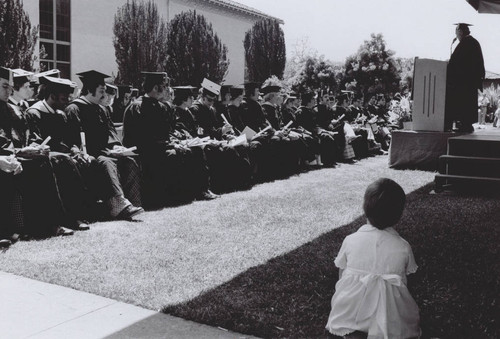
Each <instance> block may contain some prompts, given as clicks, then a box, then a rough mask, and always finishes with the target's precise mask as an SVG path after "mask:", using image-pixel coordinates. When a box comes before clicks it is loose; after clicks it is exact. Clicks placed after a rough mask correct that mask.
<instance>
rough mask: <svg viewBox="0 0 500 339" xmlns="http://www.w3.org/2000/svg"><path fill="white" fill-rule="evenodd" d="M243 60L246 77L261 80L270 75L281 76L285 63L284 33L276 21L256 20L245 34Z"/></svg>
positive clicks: (251, 79)
mask: <svg viewBox="0 0 500 339" xmlns="http://www.w3.org/2000/svg"><path fill="white" fill-rule="evenodd" d="M243 45H244V47H245V61H246V70H247V73H248V79H249V80H250V81H257V82H262V81H264V80H265V79H267V78H269V77H270V76H272V75H275V76H277V77H278V78H280V79H281V78H283V72H284V70H285V64H286V47H285V34H284V33H283V30H282V29H281V27H280V24H279V22H278V21H276V20H274V19H265V20H260V21H258V22H256V23H255V24H254V25H253V27H252V28H251V29H250V30H249V31H248V32H247V33H246V34H245V40H244V42H243Z"/></svg>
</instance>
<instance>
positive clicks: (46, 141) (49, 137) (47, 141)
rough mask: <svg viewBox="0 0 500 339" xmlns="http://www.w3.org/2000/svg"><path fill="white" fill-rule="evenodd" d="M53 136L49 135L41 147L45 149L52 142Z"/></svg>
mask: <svg viewBox="0 0 500 339" xmlns="http://www.w3.org/2000/svg"><path fill="white" fill-rule="evenodd" d="M50 139H52V138H51V136H50V135H49V136H48V137H47V138H45V140H44V141H43V142H42V143H41V144H40V146H41V147H44V146H45V145H47V144H48V143H49V141H50Z"/></svg>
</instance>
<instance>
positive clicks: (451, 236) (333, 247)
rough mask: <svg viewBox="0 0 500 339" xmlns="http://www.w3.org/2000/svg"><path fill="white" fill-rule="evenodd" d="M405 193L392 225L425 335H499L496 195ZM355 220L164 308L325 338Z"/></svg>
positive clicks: (265, 332)
mask: <svg viewBox="0 0 500 339" xmlns="http://www.w3.org/2000/svg"><path fill="white" fill-rule="evenodd" d="M431 190H432V185H431V184H429V185H427V186H425V187H423V188H421V189H419V190H418V191H416V192H413V193H411V194H409V195H408V200H407V208H406V211H405V213H404V215H403V218H402V220H401V222H400V223H399V224H398V226H397V229H398V231H399V233H400V234H401V235H402V236H403V237H404V238H405V239H407V240H408V241H409V243H410V244H411V245H412V248H413V251H414V254H415V258H416V261H417V264H418V265H419V270H418V271H417V273H416V274H414V275H410V278H409V288H410V292H411V293H412V295H413V297H414V298H415V300H416V302H417V304H418V305H419V308H420V315H421V328H422V330H423V338H467V339H469V338H500V322H499V317H498V316H499V314H500V307H499V302H500V300H499V297H500V281H499V277H500V260H499V259H500V258H499V256H498V244H499V242H500V229H499V227H498V226H499V220H500V200H499V197H500V196H499V195H498V194H484V193H482V194H471V193H463V194H462V193H458V194H457V193H455V194H453V193H451V194H450V193H443V194H439V195H435V194H434V195H432V194H429V192H430V191H431ZM363 223H364V218H357V219H356V220H354V221H353V222H351V223H349V225H346V226H345V227H341V228H338V229H335V230H332V231H330V232H328V233H326V234H324V235H322V236H320V237H318V238H316V239H315V240H313V241H311V242H309V243H307V244H304V245H302V246H300V247H298V248H297V249H294V250H293V251H290V252H288V253H286V254H284V255H281V256H279V257H276V258H273V259H271V260H269V261H268V262H267V263H265V264H264V265H260V266H257V267H253V268H251V269H249V270H247V271H246V272H244V273H242V274H240V275H238V276H237V277H235V278H234V279H233V280H231V281H229V282H227V283H225V284H223V285H221V286H219V287H217V288H215V289H212V290H210V291H208V292H206V293H204V294H202V295H201V296H199V297H197V298H194V299H193V300H191V301H189V302H187V303H182V304H179V305H175V306H169V307H165V308H164V309H163V311H164V312H166V313H169V314H172V315H176V316H180V317H183V318H186V319H191V320H194V321H197V322H202V323H206V324H210V325H214V326H220V327H223V328H228V329H231V330H233V331H238V332H241V333H247V334H253V335H256V336H260V337H265V338H269V337H282V338H290V337H296V338H318V337H319V338H327V337H332V336H329V335H328V333H327V332H326V331H325V329H324V326H325V324H326V321H327V318H328V314H329V311H330V299H331V297H332V295H333V293H334V286H335V283H336V282H337V280H338V271H337V269H336V268H335V267H334V263H333V259H334V258H335V256H336V254H337V253H338V250H339V249H340V245H341V243H342V240H343V239H344V237H345V236H346V235H348V234H350V233H352V232H355V231H356V230H357V229H358V228H359V227H360V226H361V225H363Z"/></svg>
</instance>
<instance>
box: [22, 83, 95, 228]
mask: <svg viewBox="0 0 500 339" xmlns="http://www.w3.org/2000/svg"><path fill="white" fill-rule="evenodd" d="M40 83H41V84H43V85H44V95H45V98H44V99H43V100H42V101H38V102H36V103H35V104H34V105H33V106H31V107H30V108H28V110H27V111H26V117H27V119H28V124H29V126H30V130H31V131H32V133H34V134H36V135H37V136H39V137H40V138H41V139H42V140H46V139H47V138H49V137H50V140H49V141H48V142H47V145H48V146H49V147H50V150H51V152H50V153H49V156H50V159H51V162H52V165H53V167H54V171H55V173H56V178H57V182H58V186H59V192H60V195H61V198H62V200H63V204H64V207H65V209H66V211H67V213H68V214H70V215H71V216H73V218H74V219H75V220H76V222H75V226H74V227H72V228H74V229H77V230H87V229H89V227H88V226H87V225H85V221H91V220H94V219H95V218H96V217H97V216H96V215H95V209H96V201H97V194H94V193H95V192H91V191H90V189H89V187H92V186H93V182H94V178H95V177H96V171H97V163H96V161H95V159H93V160H92V158H91V157H90V156H88V155H86V154H83V153H82V152H81V150H80V149H79V148H78V147H77V146H76V145H67V144H66V140H67V139H68V135H67V133H68V132H69V129H68V119H67V117H66V114H65V113H64V109H65V108H66V106H67V105H68V102H69V96H70V94H71V93H74V92H75V90H76V88H77V87H76V84H75V83H74V82H72V81H70V80H68V79H61V78H54V77H47V76H42V77H40Z"/></svg>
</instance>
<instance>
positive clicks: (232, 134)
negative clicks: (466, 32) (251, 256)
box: [0, 67, 410, 247]
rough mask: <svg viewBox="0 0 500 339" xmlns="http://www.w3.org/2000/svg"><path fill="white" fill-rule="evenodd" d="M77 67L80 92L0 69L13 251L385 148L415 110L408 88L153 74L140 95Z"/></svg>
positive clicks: (52, 78) (64, 82) (2, 212)
mask: <svg viewBox="0 0 500 339" xmlns="http://www.w3.org/2000/svg"><path fill="white" fill-rule="evenodd" d="M78 75H79V77H80V79H81V80H82V83H83V88H82V89H81V90H80V89H78V88H77V86H76V84H75V83H74V82H72V81H70V80H68V79H62V78H60V77H59V75H58V72H57V70H53V71H49V72H44V73H40V74H32V73H29V72H25V71H23V70H19V69H18V70H10V69H8V68H3V67H2V68H0V151H1V153H0V181H1V182H0V184H1V185H2V188H3V190H2V195H1V199H2V201H0V217H1V218H2V221H3V222H2V226H1V227H0V239H1V240H0V245H1V246H2V247H6V246H9V245H10V244H11V243H12V242H15V241H16V240H17V239H19V238H20V237H26V238H33V237H34V238H37V237H47V236H53V235H71V234H73V231H74V230H87V229H89V226H88V224H89V223H91V222H93V221H96V220H106V219H108V220H110V219H124V220H130V219H132V218H133V217H135V216H136V215H137V214H139V213H142V212H143V211H144V209H143V208H145V209H158V208H162V207H164V206H172V205H177V204H183V203H186V202H189V201H191V200H193V199H216V198H217V197H218V194H221V193H224V192H229V191H234V190H239V189H248V188H250V187H251V186H252V185H253V184H255V183H261V182H265V181H270V180H274V179H279V178H286V177H288V176H290V175H294V174H297V173H300V172H303V171H306V170H308V169H310V168H314V167H335V166H336V164H338V163H340V162H342V163H355V162H356V161H358V160H359V159H362V158H365V157H369V156H373V155H377V154H384V153H386V152H387V150H388V148H389V145H390V141H391V130H392V129H394V128H399V127H400V126H399V118H400V117H401V115H402V112H406V111H407V110H409V109H410V106H409V105H410V102H409V100H408V95H407V93H403V94H397V95H395V96H394V98H390V100H387V98H386V97H385V96H384V95H381V94H374V95H371V96H370V97H369V98H363V97H361V96H358V95H355V94H354V93H353V92H349V91H342V93H341V94H340V95H337V96H334V95H333V93H331V92H329V91H327V90H318V91H305V92H303V93H293V92H285V91H284V90H283V89H282V88H281V87H280V86H279V84H276V83H274V82H273V81H271V80H268V81H266V82H264V83H263V84H261V83H253V82H249V83H245V84H244V85H241V86H228V85H222V86H221V85H219V84H216V83H213V82H211V81H209V80H208V79H205V80H204V81H203V83H202V84H201V87H200V88H199V89H198V88H196V87H193V86H190V85H189V84H184V85H183V86H175V87H171V86H170V83H169V79H168V77H167V74H166V73H163V72H144V82H143V86H142V89H141V93H143V95H141V96H139V90H135V89H133V88H132V87H131V86H126V85H113V84H110V83H106V82H105V79H106V78H108V77H109V76H108V75H106V74H103V73H100V72H96V71H87V72H82V73H78ZM214 192H215V193H214Z"/></svg>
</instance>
